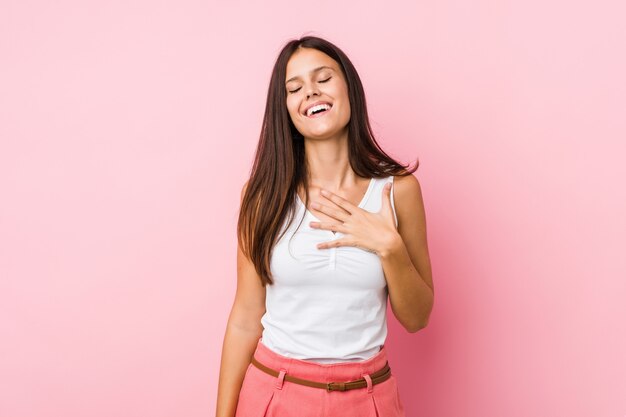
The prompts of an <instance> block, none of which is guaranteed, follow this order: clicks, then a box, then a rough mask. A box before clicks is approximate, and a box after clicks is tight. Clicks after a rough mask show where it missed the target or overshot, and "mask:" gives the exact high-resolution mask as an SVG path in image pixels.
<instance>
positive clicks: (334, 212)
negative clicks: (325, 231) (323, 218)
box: [311, 203, 350, 222]
mask: <svg viewBox="0 0 626 417" xmlns="http://www.w3.org/2000/svg"><path fill="white" fill-rule="evenodd" d="M311 208H313V209H315V211H319V212H320V213H324V214H326V215H328V216H330V217H333V218H335V219H337V220H340V221H341V222H345V221H346V220H348V217H350V214H348V213H346V212H345V211H344V210H338V209H334V208H332V207H328V206H325V205H323V204H320V203H311Z"/></svg>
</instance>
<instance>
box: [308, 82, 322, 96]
mask: <svg viewBox="0 0 626 417" xmlns="http://www.w3.org/2000/svg"><path fill="white" fill-rule="evenodd" d="M313 94H317V95H319V90H318V88H317V86H316V85H315V84H310V85H309V86H308V87H307V92H306V98H309V97H311V95H313Z"/></svg>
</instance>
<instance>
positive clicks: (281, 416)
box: [235, 339, 405, 417]
mask: <svg viewBox="0 0 626 417" xmlns="http://www.w3.org/2000/svg"><path fill="white" fill-rule="evenodd" d="M254 357H255V358H256V359H257V360H258V361H259V362H261V363H262V364H263V365H266V366H268V367H270V368H272V369H275V370H277V371H281V370H284V371H285V372H284V373H282V375H284V374H285V373H286V374H289V375H292V376H295V377H298V378H304V379H309V380H313V381H319V382H325V383H326V382H345V381H353V380H355V379H360V378H362V377H363V376H364V375H370V374H373V373H374V372H376V371H378V370H379V369H381V368H382V367H384V366H385V363H386V362H387V351H386V350H385V347H384V346H383V347H382V349H381V350H380V351H379V352H378V353H377V354H376V355H374V356H373V357H371V358H369V359H366V360H364V361H360V362H341V363H330V364H324V363H317V362H312V361H305V360H300V359H296V358H288V357H286V356H282V355H279V354H278V353H276V352H274V351H273V350H270V349H269V348H268V347H267V346H265V345H264V344H263V343H262V339H259V341H258V343H257V347H256V350H255V352H254ZM390 365H391V364H390ZM392 368H393V367H392ZM366 379H368V378H366ZM336 416H341V417H351V416H354V417H405V413H404V406H403V405H402V402H401V401H400V394H399V392H398V386H397V381H396V377H395V376H394V375H393V369H392V375H391V377H390V378H389V379H387V380H386V381H383V382H381V383H378V384H376V385H371V386H370V387H365V388H358V389H351V390H347V391H327V390H326V389H321V388H315V387H308V386H306V385H300V384H296V383H293V382H290V381H286V380H284V377H283V378H280V377H275V376H272V375H269V374H266V373H265V372H263V371H262V370H260V369H259V368H257V367H256V366H254V365H253V364H252V363H250V365H248V369H247V370H246V375H245V377H244V380H243V385H242V386H241V391H240V393H239V401H238V403H237V411H236V413H235V417H336Z"/></svg>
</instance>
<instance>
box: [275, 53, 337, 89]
mask: <svg viewBox="0 0 626 417" xmlns="http://www.w3.org/2000/svg"><path fill="white" fill-rule="evenodd" d="M319 67H330V69H332V70H335V71H338V66H337V63H336V62H335V61H334V60H333V59H332V58H331V57H329V56H328V55H326V54H325V53H323V52H321V51H318V50H317V49H313V48H301V49H299V50H297V51H296V52H294V53H293V55H291V58H289V61H288V62H287V68H286V71H285V73H286V76H285V82H289V81H293V80H294V79H297V78H305V77H307V76H309V75H313V74H311V71H313V70H315V69H318V68H319ZM326 69H328V68H326Z"/></svg>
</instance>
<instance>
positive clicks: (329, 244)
mask: <svg viewBox="0 0 626 417" xmlns="http://www.w3.org/2000/svg"><path fill="white" fill-rule="evenodd" d="M339 246H350V244H349V243H348V242H347V241H346V240H345V239H337V240H331V241H330V242H322V243H318V244H317V248H318V249H329V248H338V247H339Z"/></svg>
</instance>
